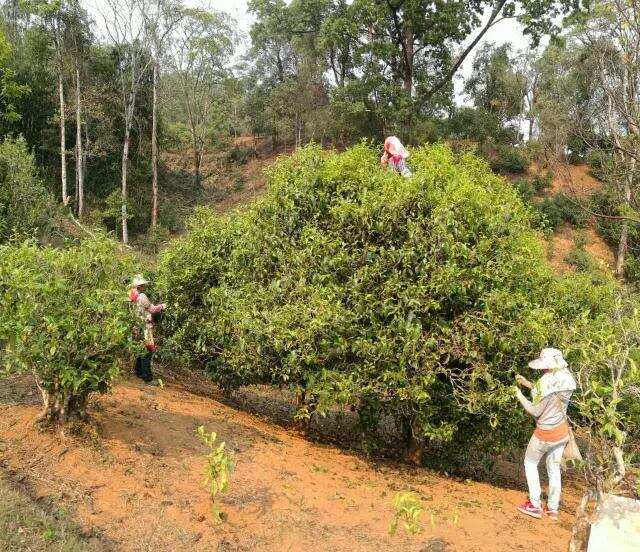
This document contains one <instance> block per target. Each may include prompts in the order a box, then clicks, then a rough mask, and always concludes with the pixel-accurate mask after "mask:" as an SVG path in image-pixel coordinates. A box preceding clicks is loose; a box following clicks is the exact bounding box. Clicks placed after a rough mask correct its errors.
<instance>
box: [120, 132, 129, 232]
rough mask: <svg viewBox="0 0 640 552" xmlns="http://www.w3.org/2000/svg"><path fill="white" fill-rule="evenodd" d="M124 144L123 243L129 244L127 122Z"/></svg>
mask: <svg viewBox="0 0 640 552" xmlns="http://www.w3.org/2000/svg"><path fill="white" fill-rule="evenodd" d="M124 127H125V128H124V143H123V145H122V243H129V229H128V226H127V168H128V166H129V142H130V140H131V136H130V134H131V129H130V122H128V121H125V125H124Z"/></svg>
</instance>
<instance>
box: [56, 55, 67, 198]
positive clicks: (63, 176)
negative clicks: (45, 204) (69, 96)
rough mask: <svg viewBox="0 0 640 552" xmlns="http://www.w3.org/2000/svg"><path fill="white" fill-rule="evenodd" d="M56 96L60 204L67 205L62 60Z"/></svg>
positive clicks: (59, 65)
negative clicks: (60, 185) (60, 184)
mask: <svg viewBox="0 0 640 552" xmlns="http://www.w3.org/2000/svg"><path fill="white" fill-rule="evenodd" d="M58 95H59V98H60V179H61V181H62V203H63V205H67V204H68V203H69V196H68V194H67V136H66V132H65V126H66V119H65V112H64V83H63V81H62V60H60V61H59V63H58Z"/></svg>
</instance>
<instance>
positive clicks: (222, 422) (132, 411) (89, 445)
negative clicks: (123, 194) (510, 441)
mask: <svg viewBox="0 0 640 552" xmlns="http://www.w3.org/2000/svg"><path fill="white" fill-rule="evenodd" d="M5 383H6V382H5ZM5 383H3V385H5ZM14 384H15V382H14ZM20 385H22V387H15V386H14V387H13V388H12V390H10V392H9V393H7V392H6V390H5V392H4V393H2V392H1V390H0V458H1V460H0V471H2V472H4V473H5V474H7V475H8V477H9V478H13V479H14V480H15V479H18V480H20V481H21V484H22V485H26V486H29V488H31V489H32V494H33V495H34V496H36V497H38V499H39V500H49V499H51V500H53V501H54V502H55V503H57V504H60V505H64V506H65V507H67V508H70V509H71V511H72V512H74V513H75V517H76V521H77V522H78V523H79V524H80V525H81V526H82V527H83V530H82V533H83V534H84V535H85V536H90V537H88V541H87V544H90V545H91V546H92V547H93V548H95V547H96V546H97V547H98V549H104V550H118V551H120V550H122V551H134V550H135V551H141V550H154V551H181V550H197V551H200V550H202V551H205V550H206V551H211V550H219V551H253V550H269V551H285V550H291V551H306V550H314V551H318V552H319V551H360V550H361V551H376V550H407V551H431V552H434V551H438V550H439V551H442V550H448V551H461V552H473V551H478V552H480V551H483V552H485V551H494V552H501V551H504V552H507V551H509V552H511V551H513V550H526V551H529V550H544V551H545V552H555V551H558V552H560V551H564V550H566V547H567V543H568V540H569V533H570V527H571V524H572V522H573V516H572V514H571V512H572V511H573V510H574V508H575V504H576V498H575V497H576V494H577V491H576V490H575V489H574V490H571V489H569V490H568V491H567V492H566V493H565V510H566V511H567V512H569V513H566V514H565V513H563V514H562V518H561V521H560V523H559V524H552V523H551V522H549V521H547V520H542V521H536V520H533V519H528V518H522V517H521V516H519V515H518V514H517V513H516V511H515V506H516V505H517V504H518V503H519V502H521V501H522V500H523V497H524V492H523V491H524V484H523V481H524V477H523V474H522V470H519V469H518V468H517V467H516V468H514V469H515V470H517V471H518V473H514V475H515V477H516V479H517V480H519V481H520V483H519V484H518V486H519V487H520V488H519V489H510V488H501V487H497V486H491V485H489V484H484V483H476V482H471V481H463V480H457V479H453V478H449V477H446V476H445V475H443V474H437V473H435V472H432V471H429V470H426V469H417V468H413V467H409V466H403V465H398V464H395V463H391V462H381V463H374V462H370V461H368V460H366V459H364V458H362V457H359V456H357V455H354V454H350V453H347V452H343V451H340V450H338V449H336V448H334V447H331V446H324V445H320V444H316V443H312V442H309V441H307V440H305V439H304V438H303V437H301V436H300V435H298V434H297V433H296V432H295V431H293V430H288V429H285V428H282V427H280V426H274V425H273V424H270V423H267V421H263V420H261V419H260V418H259V417H258V416H254V415H251V414H248V413H246V412H242V411H238V410H235V409H233V408H230V407H229V406H226V405H224V404H222V403H220V402H217V401H216V400H214V399H212V398H208V397H202V396H198V395H195V394H193V393H191V392H189V391H187V390H186V389H184V388H183V387H181V386H179V385H178V384H171V385H167V386H165V387H164V388H158V387H149V386H145V385H142V384H139V383H138V382H137V381H125V382H123V383H121V384H120V385H118V386H117V387H116V389H115V390H114V392H113V393H112V394H111V395H109V396H106V397H102V398H100V399H98V401H97V405H96V408H95V409H94V414H93V416H94V419H95V420H96V421H97V426H98V435H95V436H93V437H87V436H86V434H85V435H84V436H83V437H73V436H63V437H61V436H60V435H59V434H49V433H40V432H38V431H37V430H35V429H34V427H33V426H32V423H31V422H32V419H33V417H34V416H35V415H36V413H37V411H38V407H37V405H36V404H35V403H36V400H35V399H36V396H35V393H34V391H33V389H31V388H30V387H28V386H27V387H24V384H23V383H20ZM199 425H205V426H206V427H207V428H208V429H209V430H212V431H216V432H217V433H218V435H219V438H220V439H222V440H224V441H226V442H227V446H228V447H229V448H230V449H231V450H233V451H234V453H235V458H236V462H237V468H236V471H235V472H234V473H233V475H232V480H231V485H230V489H229V491H228V493H227V494H226V495H224V496H223V498H222V500H221V502H220V508H221V510H222V511H223V512H225V513H226V514H227V516H228V517H227V520H226V521H225V522H223V523H221V524H216V523H214V522H213V521H212V516H211V513H210V505H211V502H210V497H209V496H208V494H207V492H206V490H205V489H204V488H203V486H202V479H203V475H202V473H203V468H204V458H203V455H204V454H205V452H206V451H205V450H204V448H203V446H202V445H201V444H200V443H199V441H198V439H197V438H196V436H195V434H194V431H195V429H196V427H197V426H199ZM404 489H411V490H414V491H416V492H418V493H419V494H420V495H421V497H422V501H423V504H424V506H425V508H426V512H425V514H424V515H423V517H422V522H423V531H422V532H420V533H418V534H417V535H415V536H409V535H408V534H407V533H405V532H404V530H403V529H402V528H400V529H399V530H398V533H397V534H396V535H395V536H394V537H390V536H389V535H388V527H389V523H390V521H391V519H392V517H393V507H392V501H393V497H394V495H395V493H396V492H398V491H399V490H404Z"/></svg>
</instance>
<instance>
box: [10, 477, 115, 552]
mask: <svg viewBox="0 0 640 552" xmlns="http://www.w3.org/2000/svg"><path fill="white" fill-rule="evenodd" d="M102 549H103V548H101V547H98V546H96V545H95V544H93V543H90V542H88V541H86V540H83V538H82V537H81V536H80V532H79V529H78V527H76V526H75V525H74V524H73V523H72V522H71V521H70V520H69V519H68V514H67V513H66V512H65V511H64V510H55V511H54V510H53V509H49V508H45V507H43V506H40V505H39V504H37V503H36V502H34V501H33V500H31V498H29V497H28V496H27V495H26V494H25V493H23V492H20V491H19V490H18V489H17V488H15V487H13V486H12V485H10V484H9V483H8V482H7V481H5V480H3V479H1V478H0V551H3V552H4V551H7V552H9V551H11V552H22V551H24V552H26V551H34V552H38V551H42V552H45V551H46V552H57V551H61V552H62V551H64V552H76V551H78V552H79V551H89V550H102Z"/></svg>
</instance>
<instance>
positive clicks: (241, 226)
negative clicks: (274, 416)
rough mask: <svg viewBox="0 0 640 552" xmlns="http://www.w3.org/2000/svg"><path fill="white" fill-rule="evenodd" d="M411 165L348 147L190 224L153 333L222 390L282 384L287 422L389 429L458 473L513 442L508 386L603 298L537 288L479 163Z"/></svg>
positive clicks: (173, 250)
mask: <svg viewBox="0 0 640 552" xmlns="http://www.w3.org/2000/svg"><path fill="white" fill-rule="evenodd" d="M411 167H412V169H413V171H414V176H413V177H412V178H410V179H403V178H401V177H400V176H397V175H395V174H394V173H391V172H389V171H384V170H381V169H380V168H379V161H378V152H376V151H375V150H373V149H370V148H368V147H366V146H358V147H355V148H353V149H351V150H349V151H347V152H346V153H343V154H340V155H337V154H331V153H325V152H323V151H321V150H320V149H319V148H315V147H308V148H305V149H303V150H300V151H299V152H298V153H297V154H295V155H294V156H292V157H291V158H283V159H281V160H280V162H279V163H277V164H276V166H275V167H274V168H273V169H272V170H271V173H270V188H269V192H268V193H267V195H266V197H265V198H264V199H263V200H262V201H261V202H259V203H258V204H256V205H255V206H253V207H251V208H249V209H247V210H245V211H243V212H239V213H236V214H233V215H231V216H230V217H228V218H220V217H217V216H216V215H214V214H213V213H211V212H208V211H201V212H200V213H199V214H198V215H197V216H196V217H195V218H194V220H193V221H192V223H191V231H190V233H189V235H188V236H187V237H186V238H184V239H182V240H179V241H177V242H175V243H174V244H172V246H171V247H170V248H169V249H168V250H167V251H166V252H165V253H164V255H163V256H162V260H161V267H160V277H161V282H162V285H163V286H164V287H165V293H166V294H167V297H168V298H169V300H170V302H171V303H172V308H171V311H170V312H171V316H172V318H171V319H170V320H169V321H167V323H171V324H172V327H171V329H172V330H173V339H174V342H175V346H176V347H177V348H178V350H179V351H181V352H182V353H183V354H184V356H185V357H186V358H187V359H189V360H191V361H197V362H202V363H204V364H206V366H207V367H208V369H209V371H210V373H211V375H212V377H213V378H214V379H215V380H216V381H217V382H218V383H219V384H220V385H222V386H223V387H225V388H227V389H234V388H237V387H238V386H242V385H248V384H254V383H269V384H274V385H289V386H293V387H295V388H297V389H298V391H302V393H301V395H302V396H303V397H304V404H303V405H302V407H301V411H300V413H301V414H302V415H305V414H309V413H312V412H319V413H322V412H324V411H326V410H327V409H329V408H331V407H333V406H335V405H351V406H353V407H354V408H355V409H356V410H357V412H358V414H359V415H360V420H361V422H362V427H363V430H365V431H371V430H372V429H373V428H375V427H376V425H377V421H378V420H379V419H380V418H381V416H383V415H391V416H392V417H393V418H394V419H395V420H397V421H398V422H399V423H400V425H401V427H402V429H403V431H404V432H405V435H406V436H407V438H408V439H409V440H410V441H411V440H414V441H415V440H426V441H429V442H430V443H431V445H433V446H440V447H443V448H448V449H449V450H450V451H454V452H455V455H456V457H457V458H458V459H459V461H460V462H463V461H465V459H468V458H469V455H472V454H473V453H476V452H481V453H482V454H486V453H490V452H491V451H493V450H496V449H500V450H503V449H505V448H507V447H509V446H513V445H514V444H517V442H518V439H519V438H520V437H521V436H524V435H525V434H528V432H529V429H530V428H529V426H528V425H527V424H525V423H523V416H524V414H523V413H522V411H521V408H520V406H519V405H518V404H517V402H516V401H515V400H514V398H513V396H512V395H511V390H510V387H509V386H510V385H511V384H512V383H513V376H514V373H515V372H516V371H521V370H523V367H524V366H525V362H526V361H527V360H529V359H530V358H531V357H532V356H533V355H535V354H537V353H538V351H539V349H540V348H541V347H543V346H549V345H553V346H558V347H562V346H563V345H564V344H565V342H564V341H565V335H567V334H566V332H565V330H566V329H567V328H568V327H569V326H570V325H571V322H572V320H573V319H574V317H577V316H579V315H580V316H587V317H590V316H595V315H596V314H597V313H598V312H599V311H605V310H606V309H607V308H608V305H610V304H611V297H612V294H613V284H612V283H611V282H609V281H607V279H606V278H603V279H601V280H600V281H592V276H590V275H581V276H577V277H574V276H572V277H571V278H572V279H571V280H565V279H558V278H557V277H555V276H554V275H553V274H552V271H551V270H550V268H549V267H548V265H547V263H546V262H545V259H544V254H543V247H542V245H541V240H540V238H539V236H538V235H537V234H536V233H535V232H534V231H533V230H532V229H531V218H532V214H531V212H530V211H529V208H527V207H525V206H524V204H523V203H522V201H521V200H520V199H519V197H518V195H517V192H516V191H515V190H514V189H513V188H512V187H511V186H509V185H508V184H506V183H505V181H504V180H503V179H502V178H500V177H497V176H495V175H494V174H493V173H491V171H490V170H489V168H488V166H487V164H486V162H484V161H481V160H479V159H478V158H476V157H474V156H473V155H471V154H465V155H462V156H461V157H456V156H454V154H453V153H452V152H451V151H450V150H449V149H448V148H447V147H445V146H442V145H438V146H433V147H430V148H424V149H420V150H416V151H414V153H413V155H412V157H411ZM442 457H444V456H442Z"/></svg>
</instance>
